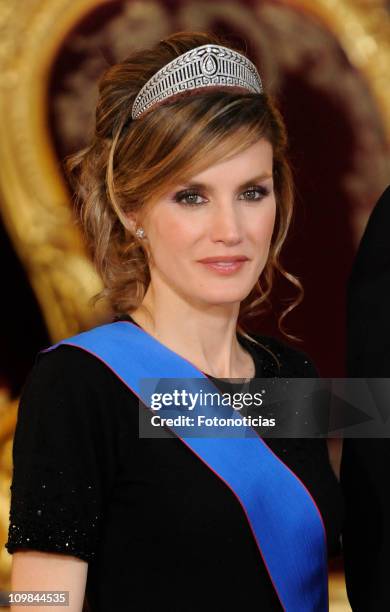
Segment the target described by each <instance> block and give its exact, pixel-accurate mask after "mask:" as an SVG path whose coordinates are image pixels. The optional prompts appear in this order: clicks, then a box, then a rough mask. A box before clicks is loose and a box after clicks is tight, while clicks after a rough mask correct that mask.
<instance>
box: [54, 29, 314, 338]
mask: <svg viewBox="0 0 390 612" xmlns="http://www.w3.org/2000/svg"><path fill="white" fill-rule="evenodd" d="M207 43H216V44H222V45H224V46H228V47H230V48H235V47H232V46H231V45H230V44H228V43H226V41H224V40H223V39H222V38H221V37H219V36H216V35H214V34H210V33H204V32H178V33H176V34H173V35H171V36H169V37H167V38H165V39H164V40H162V41H160V42H158V43H157V44H156V45H155V46H154V47H152V48H150V49H143V50H141V51H136V52H134V53H132V54H131V55H130V56H129V57H127V58H126V59H124V60H123V61H122V62H119V63H117V64H115V65H113V66H111V67H110V68H109V69H108V70H107V71H106V72H105V73H104V75H103V76H102V78H101V80H100V82H99V98H98V102H97V107H96V127H95V133H94V135H93V137H92V139H91V142H90V143H89V145H88V146H87V147H85V148H84V149H83V150H81V151H79V152H77V153H76V154H74V155H71V156H69V157H68V158H67V159H66V160H65V166H66V170H67V171H68V175H69V177H70V182H71V184H72V186H73V188H74V192H75V196H74V197H75V205H76V209H77V214H78V216H79V222H80V223H81V225H82V228H83V231H84V234H85V237H86V240H87V245H88V247H89V249H90V252H91V255H92V257H93V261H94V264H95V266H96V269H97V271H98V273H99V274H100V276H101V278H102V280H103V284H104V289H103V290H102V291H100V292H99V293H98V294H96V295H95V296H93V298H92V302H93V303H96V301H97V300H100V299H103V298H105V299H107V300H108V302H109V304H110V307H111V309H112V312H113V313H114V314H123V313H126V312H129V313H131V312H133V311H134V310H136V309H137V308H138V307H139V305H140V303H141V302H142V300H143V297H144V295H145V293H146V290H147V288H148V285H149V282H150V272H149V267H148V261H147V257H146V253H145V251H144V249H143V248H142V246H141V243H140V241H139V240H138V239H137V238H136V237H135V236H134V234H133V232H132V231H131V230H130V229H129V227H128V221H127V217H126V216H125V215H126V214H127V213H129V212H133V213H139V214H141V215H142V213H143V211H144V210H146V206H147V205H148V206H149V205H150V203H151V202H153V201H155V200H157V199H158V197H159V196H160V195H162V194H163V193H164V192H166V190H167V188H168V186H169V187H171V186H172V185H174V184H175V183H178V182H180V183H181V182H183V181H184V180H186V179H187V178H190V177H191V175H194V174H196V173H197V172H200V171H202V170H203V169H205V168H206V167H209V166H210V165H212V164H213V163H216V162H217V161H221V160H223V159H225V158H226V157H229V156H231V155H233V154H237V153H239V152H241V151H243V150H245V149H246V148H247V147H249V146H251V145H252V144H254V143H255V142H257V141H258V140H259V139H260V138H265V139H266V140H267V141H268V142H269V143H270V144H271V145H272V148H273V178H274V190H275V198H276V204H277V213H276V221H275V229H274V233H273V237H272V240H271V245H270V251H269V256H268V260H267V262H266V265H265V268H264V270H263V272H262V274H261V277H260V279H259V280H258V282H257V283H256V285H255V286H254V287H253V289H252V291H251V293H250V294H249V295H248V296H247V297H246V298H245V299H244V300H243V302H242V303H241V306H240V313H239V319H238V324H237V331H238V332H239V333H240V334H241V335H243V336H245V337H246V338H248V339H250V340H253V339H252V338H251V337H250V336H249V335H248V334H247V333H246V332H245V330H244V328H243V324H242V318H243V317H244V316H254V315H257V314H259V313H261V312H264V310H266V309H268V308H269V306H270V300H269V296H270V293H271V290H272V285H273V279H274V275H275V272H278V273H280V274H282V276H284V277H285V278H286V279H287V280H288V281H290V282H291V283H292V284H293V285H295V287H296V288H297V289H298V293H299V295H298V297H297V298H296V299H295V301H294V302H293V303H292V304H290V306H289V307H288V308H286V309H285V310H284V311H283V312H282V314H281V315H280V317H279V321H278V324H279V329H280V330H281V331H282V332H283V333H284V334H285V335H286V336H289V337H290V338H293V336H291V335H289V334H287V333H286V332H285V331H284V330H283V328H282V321H283V319H284V317H285V316H286V314H287V313H288V312H290V310H292V308H294V307H295V306H296V305H297V304H298V303H300V302H301V300H302V298H303V289H302V286H301V284H300V282H299V280H298V279H297V278H296V277H295V276H293V275H292V274H290V273H289V272H287V271H286V270H285V269H284V268H283V266H282V264H281V263H280V251H281V248H282V246H283V243H284V241H285V238H286V235H287V231H288V228H289V225H290V222H291V217H292V212H293V180H292V173H291V169H290V166H289V163H288V161H287V158H286V150H287V134H286V129H285V125H284V122H283V119H282V117H281V114H280V112H279V111H278V109H277V107H276V105H275V102H274V101H273V100H272V99H271V97H270V96H269V95H268V94H267V93H265V92H263V93H261V94H255V93H250V92H248V93H245V92H244V93H243V92H242V91H239V92H237V90H234V88H231V90H230V89H229V88H224V89H223V90H221V89H219V88H217V87H215V88H214V87H210V88H208V91H207V92H197V93H196V95H179V96H177V97H176V98H175V99H170V100H169V103H162V104H161V103H160V104H158V105H156V106H155V107H153V108H152V109H151V110H150V111H148V112H147V113H146V114H145V115H144V116H143V117H141V118H140V119H139V120H135V121H133V120H132V119H131V109H132V105H133V102H134V99H135V97H136V95H137V94H138V92H139V90H140V89H141V87H142V86H143V85H144V83H146V81H147V80H148V79H149V78H150V77H151V76H152V75H153V74H155V72H157V70H159V69H160V68H161V67H162V66H164V65H165V64H167V63H168V62H170V61H171V60H172V59H174V58H175V57H177V56H178V55H181V54H182V53H184V52H186V51H188V50H189V49H192V48H194V47H197V46H200V45H204V44H207ZM236 50H238V51H240V52H241V53H242V51H241V50H240V49H236Z"/></svg>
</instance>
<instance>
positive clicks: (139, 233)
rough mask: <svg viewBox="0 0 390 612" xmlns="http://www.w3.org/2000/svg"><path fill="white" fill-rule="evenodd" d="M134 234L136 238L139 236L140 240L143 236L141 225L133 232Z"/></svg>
mask: <svg viewBox="0 0 390 612" xmlns="http://www.w3.org/2000/svg"><path fill="white" fill-rule="evenodd" d="M135 235H136V236H137V238H140V240H142V238H145V232H144V230H143V229H142V227H139V228H138V229H137V231H136V232H135Z"/></svg>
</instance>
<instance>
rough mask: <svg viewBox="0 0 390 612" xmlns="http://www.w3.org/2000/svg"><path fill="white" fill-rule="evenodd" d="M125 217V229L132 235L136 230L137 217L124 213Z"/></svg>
mask: <svg viewBox="0 0 390 612" xmlns="http://www.w3.org/2000/svg"><path fill="white" fill-rule="evenodd" d="M125 217H126V227H127V229H128V230H129V231H130V232H132V233H133V234H134V233H135V231H136V229H137V216H136V214H135V213H134V212H128V213H125Z"/></svg>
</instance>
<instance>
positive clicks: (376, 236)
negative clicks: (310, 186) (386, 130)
mask: <svg viewBox="0 0 390 612" xmlns="http://www.w3.org/2000/svg"><path fill="white" fill-rule="evenodd" d="M389 236H390V187H388V188H387V189H386V191H385V192H384V193H383V195H382V196H381V198H380V199H379V201H378V203H377V205H376V206H375V209H374V211H373V213H372V215H371V217H370V219H369V222H368V225H367V228H366V230H365V233H364V235H363V238H362V241H361V243H360V246H359V249H358V253H357V256H356V260H355V263H354V266H353V270H352V274H351V277H350V281H349V285H348V300H347V374H348V376H349V377H362V378H370V377H378V378H379V377H386V378H388V377H390V316H389V312H390V239H389ZM340 483H341V486H342V489H343V492H344V497H345V504H346V513H345V521H344V526H343V533H342V544H343V554H344V566H345V576H346V586H347V593H348V597H349V600H350V604H351V607H352V609H353V611H354V612H355V611H356V612H371V611H372V612H376V611H377V610H378V611H379V610H381V611H382V610H390V584H389V576H390V492H389V489H390V440H389V439H388V438H382V439H352V438H351V439H348V438H347V439H345V440H344V444H343V455H342V461H341V469H340Z"/></svg>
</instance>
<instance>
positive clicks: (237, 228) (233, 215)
mask: <svg viewBox="0 0 390 612" xmlns="http://www.w3.org/2000/svg"><path fill="white" fill-rule="evenodd" d="M238 213H239V211H238V210H237V207H235V206H234V203H233V202H228V203H223V204H220V205H219V204H218V205H215V207H214V210H213V213H212V218H211V220H210V222H211V227H210V233H211V237H212V240H213V241H214V242H225V243H227V244H237V243H238V242H240V241H241V239H242V229H241V224H240V218H239V214H238Z"/></svg>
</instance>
